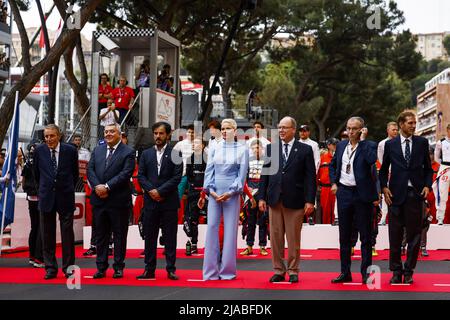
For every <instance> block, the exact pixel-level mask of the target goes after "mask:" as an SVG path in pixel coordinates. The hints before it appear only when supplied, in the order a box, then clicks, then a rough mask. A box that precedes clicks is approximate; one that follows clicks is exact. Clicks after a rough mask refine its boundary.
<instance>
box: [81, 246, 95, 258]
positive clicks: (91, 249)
mask: <svg viewBox="0 0 450 320" xmlns="http://www.w3.org/2000/svg"><path fill="white" fill-rule="evenodd" d="M96 254H97V249H96V248H95V247H90V248H89V249H88V251H86V252H85V253H83V256H85V257H90V256H93V255H96Z"/></svg>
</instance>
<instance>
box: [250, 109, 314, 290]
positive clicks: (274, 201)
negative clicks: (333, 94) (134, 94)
mask: <svg viewBox="0 0 450 320" xmlns="http://www.w3.org/2000/svg"><path fill="white" fill-rule="evenodd" d="M296 127H297V124H296V122H295V119H293V118H291V117H285V118H283V119H282V120H281V121H280V123H279V125H278V132H279V135H280V139H281V141H277V142H275V143H273V144H272V145H268V146H267V161H265V163H264V167H263V168H264V169H263V176H262V180H261V183H260V188H259V192H260V200H259V210H260V211H261V212H265V211H266V210H267V205H269V209H270V210H269V224H270V245H271V249H272V265H273V268H274V271H275V274H274V275H273V276H272V277H271V278H270V282H282V281H285V274H286V273H288V274H289V281H290V282H292V283H294V282H298V271H299V263H300V232H301V229H302V223H303V217H304V215H305V214H306V215H307V216H309V215H310V214H311V213H312V212H313V211H314V201H315V197H316V166H315V164H314V156H313V151H312V148H311V147H310V146H309V145H307V144H304V143H300V142H298V141H297V140H296V139H295V132H296ZM280 158H281V163H279V162H278V163H277V161H276V160H277V159H280ZM277 164H278V166H277ZM271 166H272V168H271V169H274V171H273V172H271V174H269V172H268V170H269V169H270V167H271ZM274 166H277V167H276V168H274ZM285 235H286V238H287V242H288V261H287V267H286V266H285V264H284V247H285V241H284V239H285Z"/></svg>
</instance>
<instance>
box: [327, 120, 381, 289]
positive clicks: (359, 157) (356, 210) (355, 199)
mask: <svg viewBox="0 0 450 320" xmlns="http://www.w3.org/2000/svg"><path fill="white" fill-rule="evenodd" d="M347 132H348V138H349V140H344V141H341V142H339V143H338V145H337V146H336V152H335V154H334V156H333V159H332V160H331V164H330V181H331V184H332V186H331V192H333V193H335V194H336V199H337V207H338V211H339V245H340V258H341V273H340V275H339V276H338V277H337V278H335V279H333V280H332V281H331V282H332V283H342V282H350V281H352V275H351V270H350V267H351V249H352V241H351V238H352V227H353V225H354V226H355V227H356V228H357V230H358V231H359V233H360V239H361V256H362V261H361V275H362V282H363V283H367V280H368V276H369V275H368V272H367V268H368V267H369V266H371V265H372V222H373V221H372V218H373V206H374V202H376V201H378V192H377V186H376V181H377V178H376V171H374V165H375V162H376V161H377V144H376V143H375V142H373V141H368V140H365V137H366V136H367V128H364V120H363V119H362V118H360V117H352V118H350V119H349V120H348V121H347Z"/></svg>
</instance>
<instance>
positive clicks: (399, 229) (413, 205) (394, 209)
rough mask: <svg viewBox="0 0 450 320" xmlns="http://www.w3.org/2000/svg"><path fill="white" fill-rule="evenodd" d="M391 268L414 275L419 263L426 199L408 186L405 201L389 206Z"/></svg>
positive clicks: (397, 271) (394, 270) (398, 272)
mask: <svg viewBox="0 0 450 320" xmlns="http://www.w3.org/2000/svg"><path fill="white" fill-rule="evenodd" d="M388 214H389V225H388V226H389V251H390V254H389V269H390V270H391V271H392V272H394V273H395V274H399V275H400V274H405V275H412V274H413V273H414V268H415V267H416V264H417V258H418V256H419V250H420V240H421V235H422V227H423V220H424V201H423V199H422V198H421V196H420V195H419V194H417V193H416V192H415V191H414V189H413V188H410V187H408V192H407V194H406V200H405V202H404V203H403V204H402V205H400V206H390V207H389V213H388ZM404 230H406V243H407V244H408V249H407V252H406V262H405V264H404V266H403V264H402V258H401V246H402V240H403V232H404Z"/></svg>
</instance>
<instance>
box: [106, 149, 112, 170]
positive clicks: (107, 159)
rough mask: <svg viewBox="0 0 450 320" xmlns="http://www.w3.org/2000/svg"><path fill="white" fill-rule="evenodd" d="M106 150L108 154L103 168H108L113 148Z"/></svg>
mask: <svg viewBox="0 0 450 320" xmlns="http://www.w3.org/2000/svg"><path fill="white" fill-rule="evenodd" d="M108 149H109V154H108V157H107V158H106V161H105V168H107V167H108V165H109V162H110V161H111V158H112V155H113V152H114V148H108Z"/></svg>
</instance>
